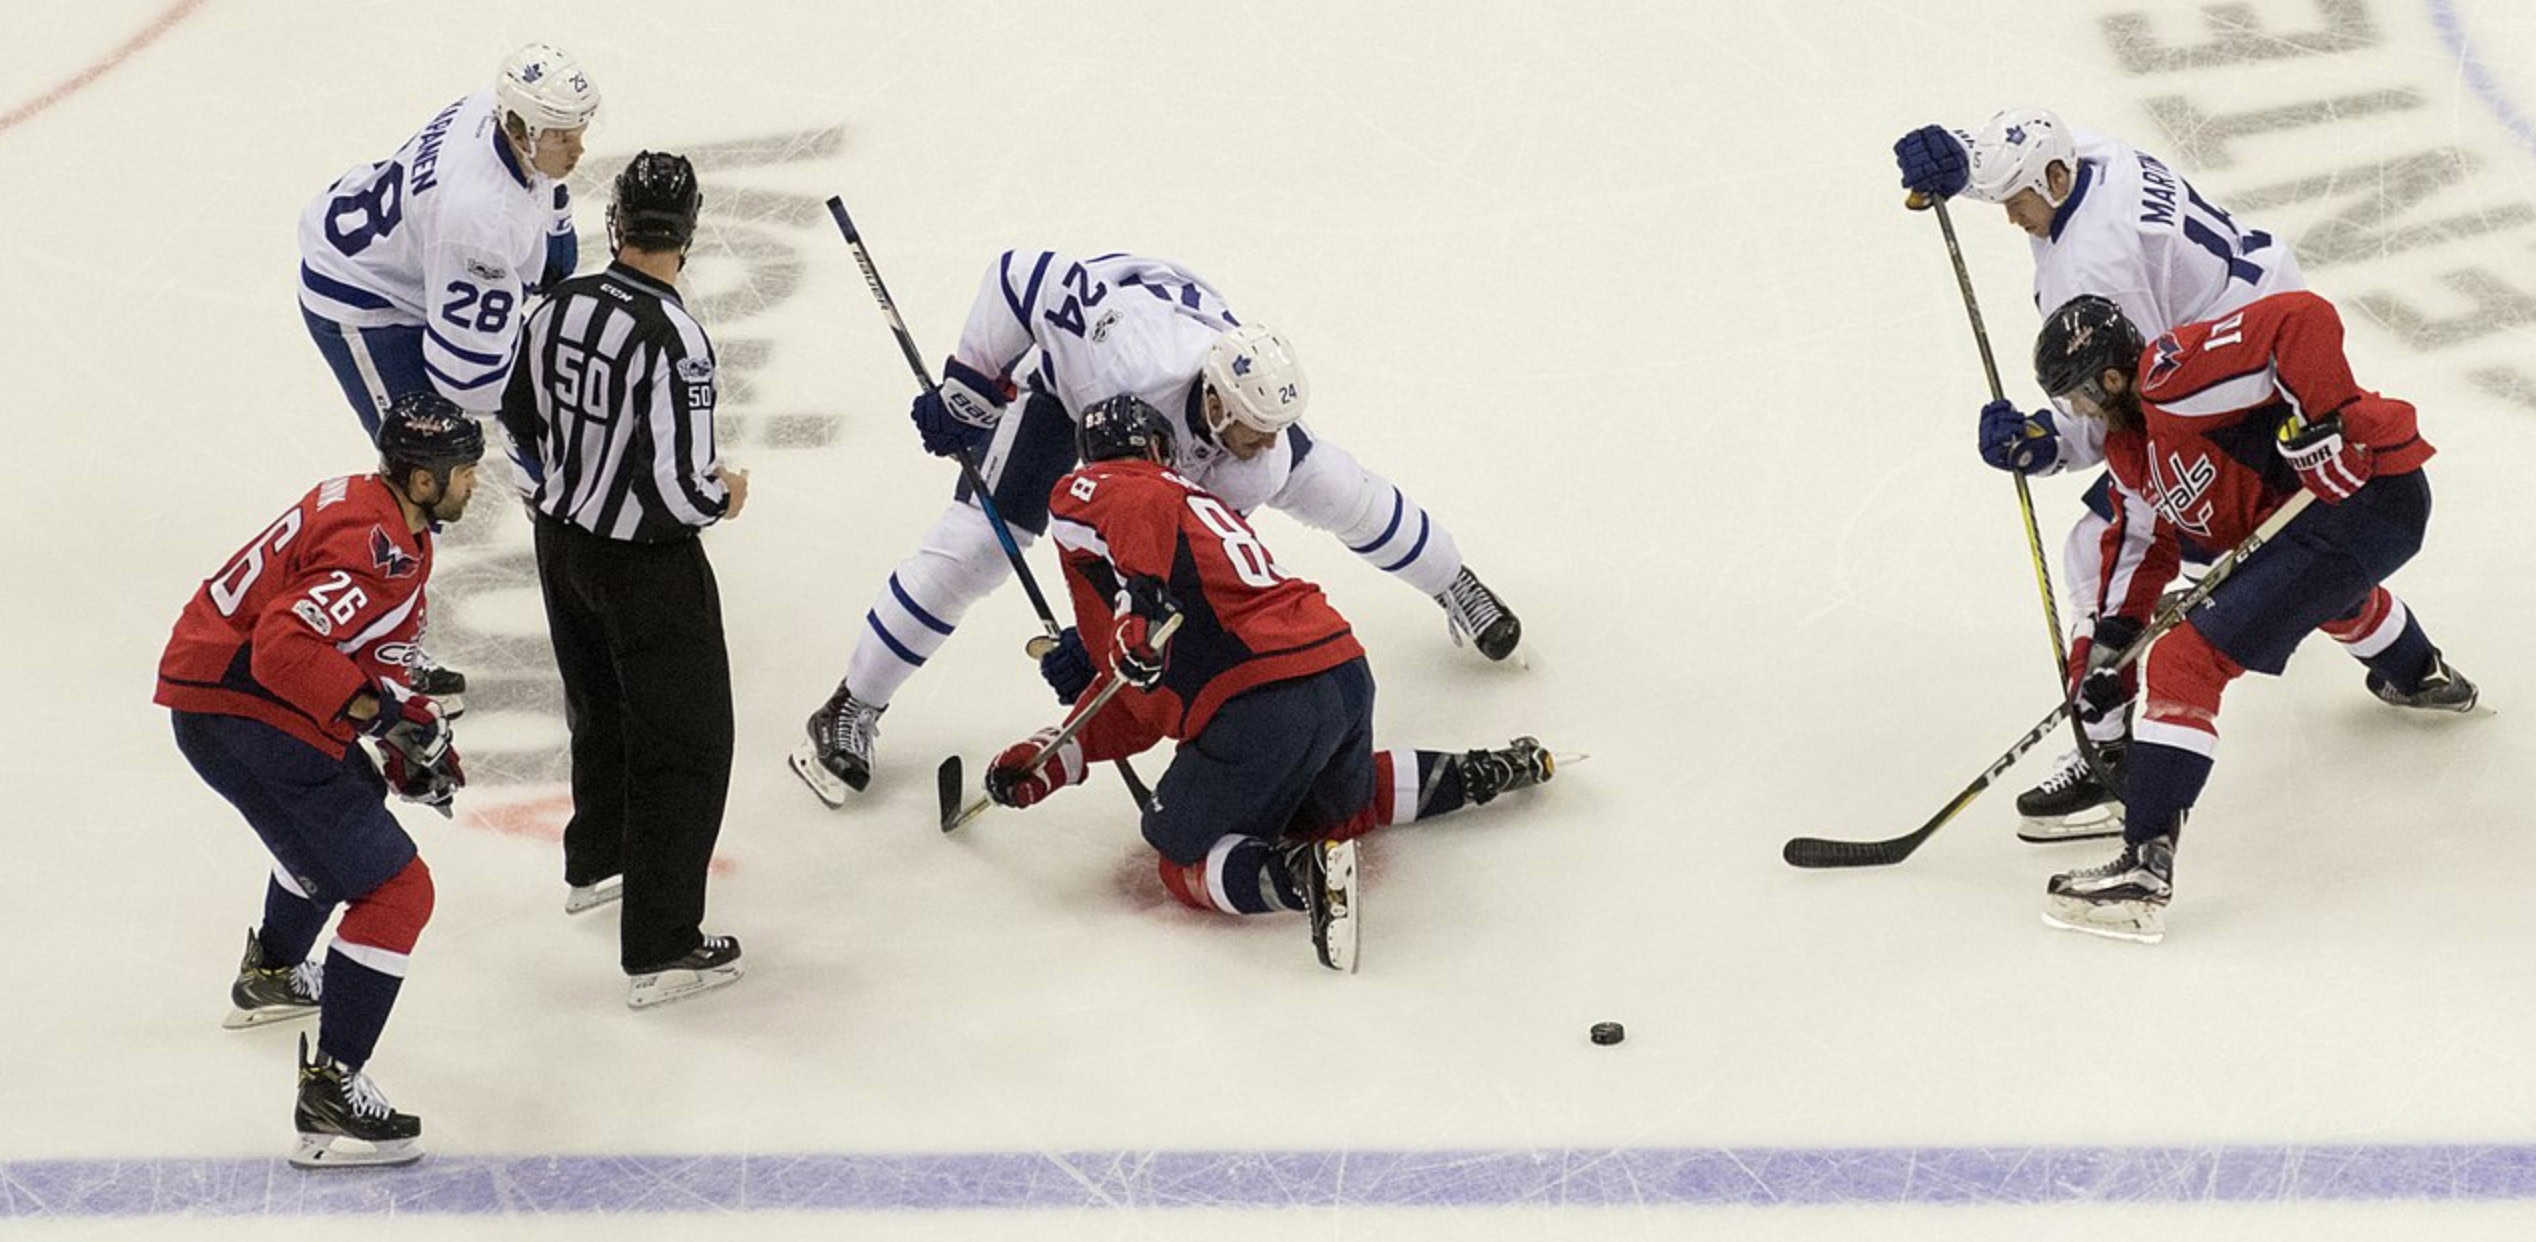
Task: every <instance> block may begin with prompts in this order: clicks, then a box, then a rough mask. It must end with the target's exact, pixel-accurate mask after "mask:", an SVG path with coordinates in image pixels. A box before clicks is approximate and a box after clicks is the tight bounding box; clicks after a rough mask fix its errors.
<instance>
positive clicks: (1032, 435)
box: [792, 250, 1522, 806]
mask: <svg viewBox="0 0 2536 1242" xmlns="http://www.w3.org/2000/svg"><path fill="white" fill-rule="evenodd" d="M1120 394H1133V395H1135V396H1137V397H1139V398H1142V399H1143V400H1144V401H1145V402H1147V403H1148V404H1150V405H1152V406H1153V407H1154V408H1156V409H1158V410H1161V411H1162V412H1163V413H1164V414H1165V416H1166V417H1169V418H1171V419H1172V420H1173V421H1174V422H1175V424H1176V430H1177V431H1178V432H1179V433H1180V434H1177V435H1175V436H1174V449H1175V451H1174V454H1173V461H1172V463H1171V465H1172V469H1173V470H1174V471H1176V472H1177V473H1179V474H1181V475H1182V476H1184V477H1186V478H1188V479H1190V480H1192V481H1194V482H1196V483H1197V484H1198V485H1199V486H1200V487H1203V488H1205V489H1206V490H1208V491H1210V492H1213V493H1214V494H1215V495H1216V496H1218V497H1220V498H1222V499H1223V500H1225V501H1226V502H1227V503H1229V504H1230V505H1231V506H1233V507H1234V508H1235V509H1237V510H1239V511H1240V512H1242V513H1245V514H1247V513H1250V512H1252V511H1254V510H1256V509H1258V508H1260V507H1261V506H1266V507H1269V508H1274V509H1278V510H1281V511H1283V512H1284V513H1286V514H1288V515H1289V516H1291V517H1294V518H1295V519H1297V520H1299V521H1301V522H1303V523H1304V524H1305V525H1308V526H1314V527H1318V528H1320V529H1322V530H1326V531H1329V532H1330V533H1331V534H1332V535H1334V536H1336V537H1337V538H1338V540H1339V541H1340V542H1341V543H1342V544H1344V545H1346V547H1347V549H1348V550H1349V551H1351V552H1354V553H1355V554H1356V555H1358V556H1359V557H1362V558H1363V559H1364V560H1365V561H1366V562H1368V563H1369V564H1372V565H1373V566H1374V567H1375V568H1377V569H1380V570H1381V571H1383V572H1384V573H1387V574H1390V575H1392V576H1393V577H1395V578H1398V579H1399V580H1400V581H1402V582H1404V583H1406V584H1408V585H1409V586H1410V587H1411V588H1412V589H1414V590H1416V591H1417V592H1418V593H1419V594H1421V595H1426V596H1429V597H1431V598H1433V599H1434V600H1435V601H1436V602H1437V604H1439V605H1440V606H1442V608H1443V609H1444V612H1445V617H1446V623H1447V626H1448V629H1449V632H1450V633H1451V635H1452V637H1453V640H1454V641H1455V642H1456V643H1462V642H1468V643H1470V644H1471V645H1473V646H1475V647H1477V648H1478V649H1479V651H1480V652H1481V654H1483V655H1485V656H1487V657H1488V658H1489V659H1491V660H1503V659H1505V658H1506V657H1507V656H1509V655H1511V654H1512V653H1513V652H1514V649H1515V646H1516V644H1517V643H1518V642H1519V641H1521V636H1522V626H1521V623H1520V622H1518V621H1517V620H1516V618H1515V615H1514V613H1513V611H1512V610H1511V609H1509V608H1507V607H1506V605H1505V603H1504V601H1502V600H1500V599H1499V598H1497V596H1496V594H1495V593H1494V592H1492V591H1490V590H1489V589H1488V588H1487V587H1486V586H1484V585H1482V584H1481V582H1480V580H1479V579H1478V577H1477V576H1476V575H1474V574H1472V573H1471V571H1470V570H1469V569H1468V568H1467V567H1465V566H1464V565H1463V563H1462V554H1461V549H1460V548H1459V546H1458V545H1456V543H1455V542H1454V540H1453V536H1452V534H1451V532H1449V531H1447V530H1446V529H1445V528H1444V524H1443V523H1442V522H1439V521H1437V520H1436V519H1435V518H1434V516H1433V515H1431V514H1429V513H1428V512H1427V511H1426V510H1425V509H1424V508H1422V507H1420V506H1419V505H1418V503H1417V502H1416V501H1414V500H1411V499H1410V498H1409V497H1408V495H1407V494H1406V493H1404V492H1402V491H1401V490H1400V488H1398V487H1397V486H1394V485H1393V484H1392V483H1391V482H1390V481H1388V480H1386V479H1384V478H1383V477H1381V476H1380V475H1377V474H1375V473H1373V472H1372V471H1369V470H1367V469H1365V468H1364V467H1362V466H1360V465H1358V464H1357V462H1356V460H1355V458H1353V457H1351V456H1350V455H1349V454H1348V453H1347V451H1346V450H1345V449H1343V448H1341V447H1339V446H1338V445H1337V444H1334V443H1332V442H1331V441H1329V440H1327V439H1324V438H1322V437H1320V436H1317V435H1314V434H1313V433H1312V432H1311V431H1310V430H1309V429H1307V428H1306V427H1305V426H1304V425H1303V424H1302V423H1301V422H1300V421H1299V420H1300V419H1301V418H1302V417H1303V413H1304V410H1305V407H1306V406H1307V405H1309V403H1310V400H1311V387H1310V385H1309V383H1308V382H1307V381H1306V379H1305V377H1304V373H1303V369H1302V366H1301V365H1300V364H1299V363H1298V362H1297V361H1296V358H1295V351H1294V347H1293V346H1292V345H1291V344H1290V343H1289V342H1288V341H1287V340H1286V338H1285V337H1284V336H1283V335H1281V334H1279V333H1277V332H1276V331H1274V330H1272V329H1269V328H1267V327H1265V326H1262V325H1260V324H1256V323H1251V324H1245V323H1243V322H1242V321H1241V320H1239V319H1237V318H1235V317H1234V315H1233V313H1232V311H1231V309H1230V308H1228V307H1227V306H1226V305H1225V303H1224V299H1223V297H1222V295H1220V294H1218V293H1217V292H1216V290H1215V289H1214V287H1213V286H1211V285H1209V284H1208V283H1207V282H1206V281H1205V280H1203V279H1201V278H1200V277H1198V276H1197V275H1196V274H1194V273H1192V272H1190V271H1189V270H1188V269H1186V268H1183V267H1181V266H1179V265H1178V264H1175V263H1170V262H1167V261H1164V260H1160V259H1150V258H1142V257H1139V256H1136V255H1129V254H1105V255H1101V256H1098V257H1095V258H1090V259H1083V260H1080V261H1078V260H1076V259H1074V258H1072V257H1070V256H1067V255H1064V254H1060V253H1057V252H1055V251H1049V250H1009V251H1006V252H1004V253H1003V254H1002V255H1001V256H999V257H998V258H997V259H996V261H995V262H993V263H992V264H989V265H988V268H987V272H986V277H985V279H984V281H983V282H982V283H981V285H980V287H979V290H978V295H977V299H976V301H975V302H974V303H973V304H972V306H971V308H970V311H969V317H968V322H967V325H966V327H965V328H964V329H963V330H962V331H961V334H960V344H959V348H958V350H957V351H956V352H954V353H953V355H952V356H951V358H950V360H949V361H948V362H946V363H945V364H944V366H943V376H942V384H941V387H940V389H939V391H938V392H934V393H927V394H924V395H922V396H919V397H918V398H917V399H916V402H915V406H914V409H913V410H912V412H911V413H912V417H913V418H914V420H915V422H916V426H917V430H918V433H919V434H920V435H921V436H922V437H923V440H924V445H925V449H926V451H927V452H930V453H934V454H937V455H940V456H946V457H948V456H955V455H959V454H963V453H966V454H969V455H971V457H972V460H974V461H976V463H977V466H978V471H979V474H980V476H981V477H982V478H984V479H985V480H986V482H987V485H988V487H989V488H990V489H992V499H993V502H994V508H995V511H996V512H997V513H998V514H999V515H1000V516H1001V517H1002V518H1003V519H1004V521H1005V522H1006V524H1008V525H1009V527H1010V528H1011V531H1012V534H1013V537H1014V539H1015V540H1016V541H1017V542H1019V543H1020V544H1022V545H1023V546H1025V547H1026V546H1028V544H1029V542H1030V541H1031V540H1032V538H1033V537H1034V536H1035V535H1037V534H1040V533H1042V532H1044V531H1045V530H1046V528H1047V518H1048V491H1049V489H1050V488H1051V487H1052V486H1054V485H1055V483H1056V481H1057V480H1058V478H1060V477H1061V476H1063V475H1064V474H1065V473H1066V471H1068V470H1069V469H1071V468H1072V467H1073V465H1074V460H1075V458H1074V444H1075V424H1076V423H1077V422H1078V421H1079V418H1080V413H1081V411H1082V410H1084V409H1086V408H1088V407H1090V406H1092V405H1094V404H1096V403H1098V402H1100V401H1103V400H1106V399H1108V398H1111V397H1115V396H1118V395H1120ZM1011 573H1012V569H1011V566H1010V565H1009V564H1008V563H1007V562H1006V560H1005V557H1004V555H1003V552H1002V549H1001V546H1000V544H999V543H998V541H997V539H996V537H995V533H994V531H993V529H992V527H991V526H990V525H989V523H988V520H987V518H986V515H985V513H984V512H983V511H982V510H981V509H980V508H979V506H978V505H977V503H976V501H975V499H974V498H973V497H971V496H970V495H969V494H968V488H967V487H966V485H965V482H964V483H963V486H962V487H961V488H960V489H959V491H958V492H957V493H956V494H955V495H954V498H953V500H952V503H951V504H950V506H949V507H948V508H946V509H945V510H944V511H943V514H942V517H941V518H940V519H939V520H938V521H936V522H935V524H934V527H933V529H932V530H931V531H930V532H928V533H927V534H926V536H925V538H924V542H923V544H922V546H921V547H919V548H918V550H917V552H916V554H915V555H913V556H911V557H909V558H908V559H907V560H905V561H904V562H902V563H900V565H899V566H898V568H897V569H896V570H895V571H893V572H892V573H891V574H890V576H889V580H888V582H886V583H885V584H883V586H882V588H881V590H880V592H879V593H878V595H877V597H876V598H875V599H874V601H873V603H872V607H871V609H870V611H869V612H867V613H866V614H865V616H864V625H863V628H862V630H861V631H860V632H859V633H858V634H857V636H856V643H855V646H854V649H853V652H852V654H851V655H850V656H849V657H848V659H847V663H846V674H845V678H844V680H843V681H842V682H840V683H839V685H838V686H837V689H836V692H835V693H834V694H833V695H831V696H830V697H829V699H828V701H827V702H826V703H825V704H824V705H822V706H821V707H820V708H819V709H818V710H817V711H816V712H814V713H812V715H811V717H810V720H809V723H808V726H807V732H808V734H809V740H808V742H807V743H806V744H805V745H804V746H802V747H801V748H800V749H799V750H797V751H796V752H795V753H794V755H793V757H792V766H793V769H794V771H795V772H797V773H799V774H800V776H801V778H802V780H803V781H804V782H805V783H807V784H808V785H809V786H810V788H811V790H812V791H813V792H814V793H817V794H818V795H819V797H820V798H821V800H823V801H825V802H827V803H828V804H829V805H831V806H838V805H842V804H843V803H844V801H845V797H846V791H847V790H848V789H857V790H859V789H862V788H863V787H864V786H865V785H866V784H867V783H868V782H869V781H870V779H871V755H872V740H873V735H874V733H875V731H876V725H877V721H878V718H879V716H880V713H881V711H882V710H883V709H884V708H886V707H887V706H888V705H889V702H890V700H891V698H892V697H894V696H895V695H896V694H897V692H898V688H899V687H900V686H901V685H903V684H904V683H905V682H906V680H907V679H908V678H909V677H910V676H912V675H913V674H914V673H915V671H916V669H918V668H919V667H921V666H922V665H923V664H924V663H925V661H926V660H927V659H928V658H930V657H931V656H932V655H933V653H934V651H935V650H936V649H937V648H939V647H940V646H941V645H942V643H943V640H944V639H946V638H948V637H949V636H950V635H951V632H952V629H953V628H954V627H955V626H957V625H958V624H959V622H960V618H961V617H962V616H963V615H965V614H966V613H967V612H968V610H969V607H970V605H972V604H974V603H976V602H977V601H978V600H980V599H982V598H984V597H985V596H986V595H987V593H988V592H990V591H992V590H994V589H995V588H996V587H997V586H998V585H1000V584H1001V583H1002V582H1003V581H1004V580H1005V579H1006V578H1008V577H1010V576H1011ZM1083 659H1084V655H1083V652H1082V650H1081V648H1080V647H1079V646H1067V645H1061V646H1059V647H1057V648H1056V649H1055V650H1054V651H1052V652H1050V653H1049V654H1048V655H1047V656H1046V657H1044V658H1043V664H1045V663H1048V662H1066V661H1081V660H1083Z"/></svg>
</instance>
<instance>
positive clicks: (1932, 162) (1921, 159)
mask: <svg viewBox="0 0 2536 1242" xmlns="http://www.w3.org/2000/svg"><path fill="white" fill-rule="evenodd" d="M1893 162H1894V163H1895V164H1897V165H1899V166H1900V167H1901V169H1902V188H1903V189H1906V190H1911V191H1914V192H1916V193H1920V194H1926V195H1929V196H1930V197H1932V198H1953V197H1954V196H1956V195H1958V194H1961V193H1963V192H1964V183H1965V182H1966V181H1968V180H1970V179H1971V177H1972V163H1971V160H1970V158H1969V157H1968V156H1967V155H1966V154H1965V152H1964V144H1963V141H1962V140H1961V139H1959V138H1957V137H1955V135H1954V134H1953V133H1952V132H1951V131H1949V130H1948V129H1947V128H1946V127H1945V126H1943V125H1923V126H1921V127H1920V128H1918V129H1915V130H1912V131H1911V132H1910V133H1907V134H1904V135H1902V138H1901V140H1900V141H1898V142H1895V143H1894V144H1893Z"/></svg>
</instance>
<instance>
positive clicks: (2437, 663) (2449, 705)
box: [2369, 647, 2482, 712]
mask: <svg viewBox="0 0 2536 1242" xmlns="http://www.w3.org/2000/svg"><path fill="white" fill-rule="evenodd" d="M2369 693H2371V694H2374V695H2376V696H2378V699H2379V701H2381V702H2384V703H2388V704H2391V705H2393V706H2396V707H2411V708H2416V709H2419V710H2421V711H2429V712H2470V711H2473V710H2474V705H2475V703H2476V702H2478V701H2479V700H2480V699H2481V698H2482V694H2481V692H2480V691H2477V690H2476V689H2475V688H2474V683H2473V682H2470V681H2467V680H2466V679H2465V675H2464V674H2462V673H2459V672H2458V671H2457V670H2455V669H2453V668H2450V667H2448V659H2447V657H2446V656H2443V655H2441V654H2439V649H2438V648H2436V647H2434V648H2432V649H2431V652H2430V672H2428V673H2427V674H2424V675H2423V677H2422V684H2421V685H2420V686H2419V687H2417V688H2416V689H2414V691H2413V692H2412V693H2410V694H2406V693H2405V692H2403V691H2401V690H2398V689H2396V688H2395V683H2394V682H2391V681H2388V680H2387V679H2386V678H2384V677H2381V676H2379V675H2378V674H2377V671H2376V670H2374V669H2372V670H2370V672H2369Z"/></svg>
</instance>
